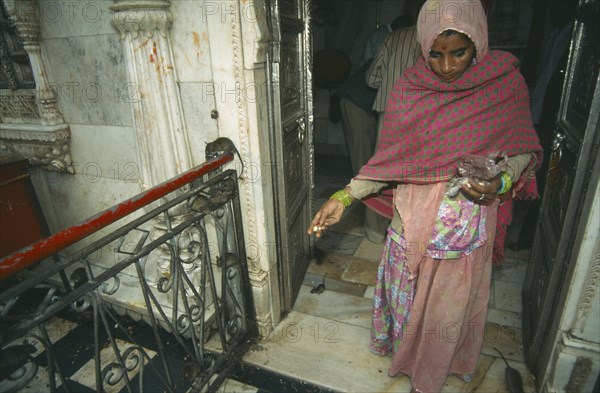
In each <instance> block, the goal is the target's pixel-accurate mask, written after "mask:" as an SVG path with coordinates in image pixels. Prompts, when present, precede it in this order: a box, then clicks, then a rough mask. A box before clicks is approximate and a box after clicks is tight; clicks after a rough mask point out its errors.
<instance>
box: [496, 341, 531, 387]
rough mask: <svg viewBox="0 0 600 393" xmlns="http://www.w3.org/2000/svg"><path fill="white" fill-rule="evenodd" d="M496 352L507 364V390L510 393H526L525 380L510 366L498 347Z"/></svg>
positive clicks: (505, 379)
mask: <svg viewBox="0 0 600 393" xmlns="http://www.w3.org/2000/svg"><path fill="white" fill-rule="evenodd" d="M494 350H495V351H496V352H498V353H499V354H500V356H502V360H504V363H506V371H505V372H504V383H505V384H506V389H508V391H509V392H510V393H524V392H525V391H524V390H523V378H521V374H520V373H519V372H518V371H517V370H516V369H514V368H512V367H511V366H509V365H508V362H507V361H506V359H505V358H504V355H503V354H502V352H500V351H499V350H498V349H497V348H496V347H494Z"/></svg>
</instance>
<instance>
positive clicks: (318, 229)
mask: <svg viewBox="0 0 600 393" xmlns="http://www.w3.org/2000/svg"><path fill="white" fill-rule="evenodd" d="M342 213H344V205H343V204H342V202H341V201H339V200H337V199H329V200H328V201H327V202H325V203H324V204H323V206H321V208H320V209H319V211H318V212H317V213H316V214H315V217H314V218H313V220H312V222H311V223H310V226H309V227H308V234H309V235H312V234H313V233H314V234H316V236H317V237H321V235H322V234H323V231H325V230H326V229H327V228H329V227H330V226H332V225H333V224H335V223H337V222H339V221H340V219H341V218H342Z"/></svg>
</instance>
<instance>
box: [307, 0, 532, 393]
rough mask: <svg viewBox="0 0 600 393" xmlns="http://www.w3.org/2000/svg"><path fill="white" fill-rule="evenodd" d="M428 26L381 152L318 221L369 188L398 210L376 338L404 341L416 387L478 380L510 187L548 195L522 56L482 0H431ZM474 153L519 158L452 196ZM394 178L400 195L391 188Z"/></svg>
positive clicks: (399, 89) (326, 221)
mask: <svg viewBox="0 0 600 393" xmlns="http://www.w3.org/2000/svg"><path fill="white" fill-rule="evenodd" d="M475 5H478V7H476V6H475ZM417 35H418V38H419V43H420V45H421V49H422V54H423V57H422V58H420V59H419V60H418V61H417V64H416V65H415V66H414V67H412V68H410V69H408V70H406V71H405V72H404V74H403V76H402V77H401V78H400V79H399V80H398V81H397V82H396V84H395V85H394V91H393V92H392V95H391V97H390V99H389V101H388V104H387V109H386V113H385V118H384V128H383V130H382V135H381V136H380V141H379V144H378V146H377V150H376V153H375V155H374V156H373V157H372V158H371V159H370V161H369V162H368V163H367V164H366V165H365V166H363V167H362V168H361V170H360V171H359V174H358V175H357V176H356V177H355V178H354V179H353V180H352V181H351V182H350V184H349V185H348V186H347V187H346V188H345V189H344V190H340V191H338V192H336V193H335V194H333V195H332V197H331V199H330V200H329V201H328V202H326V203H325V204H324V205H323V206H322V207H321V209H320V210H319V211H318V212H317V213H316V215H315V217H314V219H313V221H312V223H311V226H310V227H309V229H308V233H309V234H313V233H316V235H317V236H320V235H321V234H322V232H323V231H324V230H326V229H327V228H328V227H329V226H331V225H333V224H335V223H336V222H338V221H339V219H340V217H341V215H342V213H343V211H344V209H345V207H347V206H348V205H349V204H350V203H351V202H352V201H354V200H359V199H363V200H364V202H365V203H366V204H367V205H369V206H370V207H371V208H373V209H375V210H376V211H378V212H380V213H381V214H384V215H388V216H391V217H392V223H391V224H390V227H389V228H388V234H387V238H386V241H385V248H384V253H383V256H382V260H381V264H380V266H379V271H378V277H377V285H376V288H375V295H374V304H373V325H372V329H371V350H372V351H373V352H374V353H376V354H379V355H386V354H387V353H389V352H390V351H391V352H393V358H392V364H391V367H390V369H389V371H388V373H389V374H390V375H391V376H394V375H397V374H399V373H403V374H406V375H408V376H410V377H411V383H412V386H413V391H418V392H437V391H440V390H441V389H442V387H443V386H444V383H445V381H446V377H447V376H448V375H456V376H458V377H460V378H462V379H463V380H465V381H469V380H470V378H471V376H472V374H473V372H474V371H475V368H476V365H477V360H478V357H479V353H480V350H481V346H482V343H483V336H484V329H485V322H486V314H487V305H488V300H489V292H490V279H491V270H492V249H493V250H494V257H495V258H496V259H500V258H501V257H502V246H503V237H504V229H505V227H506V225H507V224H508V223H509V221H510V214H511V212H510V205H511V204H510V202H511V198H512V197H516V198H533V197H537V190H536V186H535V178H534V176H533V170H534V169H535V168H536V167H537V165H538V163H539V162H541V147H540V145H539V142H538V138H537V136H536V134H535V131H534V129H533V126H532V124H531V116H530V111H529V103H528V95H527V87H526V85H525V83H524V81H523V78H522V76H521V75H520V73H519V71H518V69H517V60H516V58H514V57H513V56H512V55H511V54H509V53H505V52H501V51H491V52H488V46H487V42H488V40H487V23H486V18H485V14H484V12H483V10H482V9H481V6H480V5H479V4H478V3H477V2H473V1H470V0H469V1H457V0H452V1H447V2H445V1H439V0H437V1H432V0H429V1H427V2H426V3H425V5H424V6H423V8H422V9H421V12H420V14H419V20H418V22H417ZM471 155H475V156H479V157H483V156H490V155H493V156H494V157H495V156H496V155H504V156H508V162H507V163H506V165H505V166H504V167H503V171H502V172H500V173H499V174H497V175H496V176H490V177H487V178H485V179H481V178H480V179H474V178H471V179H469V180H468V181H467V182H466V183H463V185H462V188H461V189H460V191H461V192H460V193H459V194H458V195H457V196H454V197H451V196H449V195H451V193H449V192H448V191H449V188H450V185H451V184H454V183H453V182H454V180H455V179H456V178H457V177H458V174H457V172H458V170H457V168H458V167H459V166H460V165H461V162H464V159H465V157H467V156H468V157H472V156H471ZM493 163H494V162H493ZM494 169H495V168H494ZM389 186H391V187H392V188H394V190H393V198H389V197H388V192H387V191H385V190H384V189H385V188H386V187H388V188H389ZM497 224H498V225H497ZM494 241H495V243H496V246H495V247H494Z"/></svg>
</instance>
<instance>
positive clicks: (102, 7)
mask: <svg viewBox="0 0 600 393" xmlns="http://www.w3.org/2000/svg"><path fill="white" fill-rule="evenodd" d="M39 7H40V8H39V10H40V23H41V39H40V44H41V48H42V56H43V60H44V63H45V64H46V66H47V70H48V74H49V75H48V79H49V82H50V84H51V86H52V87H53V89H54V90H55V92H56V95H57V99H58V106H59V108H60V111H61V112H62V114H63V116H64V119H65V123H67V124H68V125H69V127H70V130H71V154H72V158H73V167H74V173H73V174H69V173H60V174H59V173H53V172H48V171H45V170H42V169H34V170H33V172H34V173H33V180H34V185H35V188H36V192H37V194H38V197H39V199H40V202H41V205H42V208H43V210H44V214H45V215H46V217H47V220H48V222H49V225H50V228H51V231H52V232H56V231H58V230H61V229H64V228H67V227H69V226H72V225H75V224H77V223H79V222H81V221H83V220H85V219H87V218H88V217H90V216H92V215H94V214H96V213H98V212H100V211H102V210H104V209H107V208H109V207H111V206H113V205H115V204H116V203H118V202H120V201H123V200H125V199H126V198H128V197H131V196H133V195H135V194H137V193H139V192H140V191H142V190H144V189H147V188H148V187H150V186H152V185H155V184H158V183H159V182H161V181H164V180H166V179H168V178H170V177H172V176H173V175H175V174H176V173H181V172H183V171H185V170H187V169H189V168H190V167H193V166H195V165H198V164H200V163H202V162H204V161H205V159H204V149H205V144H206V143H207V142H210V141H212V140H214V139H216V138H217V137H219V136H226V137H228V138H230V139H232V141H233V142H234V143H235V145H236V146H237V147H238V150H240V154H241V156H242V160H243V161H244V162H245V163H246V164H247V169H249V171H250V172H249V174H250V175H249V176H248V177H247V178H246V179H245V180H243V181H242V182H241V184H240V199H241V201H242V213H243V217H244V231H245V232H244V234H245V240H246V244H247V246H248V250H247V254H248V259H249V265H250V266H249V269H250V272H251V281H252V288H253V291H254V296H255V304H256V309H257V314H258V320H259V324H260V329H261V332H262V333H263V334H265V335H267V334H268V332H269V331H271V330H272V329H273V326H274V324H275V323H276V322H277V320H278V315H279V303H278V302H279V294H278V278H277V261H276V256H275V255H274V253H270V252H266V251H267V250H269V245H271V248H272V243H273V240H272V239H274V238H275V235H274V229H273V228H274V224H273V222H274V217H273V212H272V184H271V173H270V166H269V163H270V162H272V160H271V159H270V156H269V154H270V153H269V145H268V137H269V135H268V123H267V118H268V116H267V110H268V108H267V101H266V96H265V91H264V86H265V80H266V79H265V78H266V71H265V62H266V59H265V53H266V48H267V44H266V43H267V41H268V36H269V33H268V31H267V28H266V17H267V13H266V11H265V6H264V1H255V2H252V3H248V2H244V1H238V0H231V1H226V2H209V1H202V0H186V1H172V2H171V1H166V0H159V1H154V2H135V1H132V2H119V1H112V0H111V1H107V0H96V1H93V2H92V1H74V2H57V1H52V0H39ZM240 86H241V87H242V89H241V90H240V89H239V87H240ZM249 88H252V89H254V88H258V89H259V90H258V92H256V91H255V93H256V94H260V95H258V96H254V97H249V96H248V94H247V93H248V91H249V90H248V89H249ZM260 89H262V90H260ZM251 98H253V99H251ZM256 98H257V99H256ZM230 165H234V166H235V167H236V168H237V169H238V170H239V169H240V163H239V162H238V160H236V163H235V164H230Z"/></svg>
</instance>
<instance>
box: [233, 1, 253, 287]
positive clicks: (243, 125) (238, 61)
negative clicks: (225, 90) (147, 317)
mask: <svg viewBox="0 0 600 393" xmlns="http://www.w3.org/2000/svg"><path fill="white" fill-rule="evenodd" d="M235 4H237V5H238V7H239V3H238V2H237V1H236V2H235ZM238 11H239V10H238ZM231 25H232V26H231V27H232V37H233V45H232V47H233V69H234V76H235V83H236V84H235V85H236V86H245V79H244V58H243V51H242V39H241V34H242V32H241V26H240V23H239V19H237V18H235V20H233V21H232V23H231ZM236 109H237V115H238V116H237V118H238V130H239V141H240V148H239V149H238V151H239V153H240V156H241V158H242V161H244V162H250V161H251V160H250V146H249V140H248V135H247V133H246V130H248V116H247V113H246V111H247V108H246V106H245V103H244V102H242V100H236ZM242 194H243V195H242V197H243V198H244V201H245V203H246V206H245V209H246V228H245V231H246V233H247V234H248V235H247V236H248V243H249V244H252V245H258V244H259V241H258V234H257V232H258V228H257V225H256V207H255V205H256V203H255V198H256V196H255V195H254V189H253V184H252V182H250V181H248V180H243V192H242ZM248 260H249V262H250V263H249V266H248V267H249V270H250V271H251V272H256V271H258V270H260V264H259V258H258V255H256V254H255V253H251V252H250V249H249V252H248ZM251 277H252V276H251Z"/></svg>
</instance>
